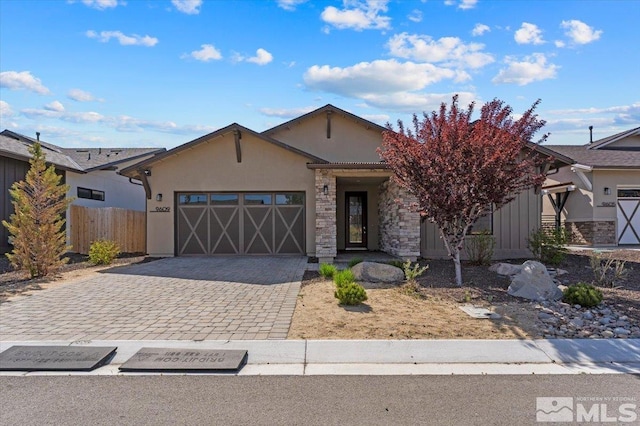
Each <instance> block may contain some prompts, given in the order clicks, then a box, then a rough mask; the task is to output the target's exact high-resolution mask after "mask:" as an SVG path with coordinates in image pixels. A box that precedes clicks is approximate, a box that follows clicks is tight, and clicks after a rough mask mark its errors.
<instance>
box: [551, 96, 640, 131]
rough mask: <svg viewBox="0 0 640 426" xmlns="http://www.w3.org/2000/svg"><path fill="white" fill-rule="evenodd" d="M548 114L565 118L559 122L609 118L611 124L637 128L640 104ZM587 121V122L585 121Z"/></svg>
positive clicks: (555, 111)
mask: <svg viewBox="0 0 640 426" xmlns="http://www.w3.org/2000/svg"><path fill="white" fill-rule="evenodd" d="M548 114H550V115H556V116H565V118H561V119H559V120H557V121H558V122H560V121H563V122H566V123H569V122H572V121H576V120H578V121H580V122H586V121H589V120H595V119H597V118H598V117H608V118H607V119H608V120H609V122H610V123H615V124H618V125H625V126H627V125H629V126H637V125H638V123H639V122H640V102H634V103H633V104H631V105H617V106H611V107H605V108H595V107H591V108H576V109H562V110H552V111H549V112H548ZM572 115H579V116H580V118H566V117H567V116H572ZM585 120H586V121H585ZM591 124H593V123H591Z"/></svg>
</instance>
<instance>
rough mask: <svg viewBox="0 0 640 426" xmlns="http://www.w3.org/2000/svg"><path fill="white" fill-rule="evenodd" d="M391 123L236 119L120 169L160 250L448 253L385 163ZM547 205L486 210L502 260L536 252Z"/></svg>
mask: <svg viewBox="0 0 640 426" xmlns="http://www.w3.org/2000/svg"><path fill="white" fill-rule="evenodd" d="M384 130H385V128H383V127H381V126H379V125H377V124H374V123H372V122H370V121H367V120H365V119H363V118H360V117H358V116H355V115H353V114H351V113H348V112H346V111H343V110H341V109H339V108H336V107H334V106H332V105H326V106H324V107H322V108H319V109H317V110H315V111H312V112H310V113H308V114H305V115H303V116H301V117H298V118H296V119H293V120H291V121H288V122H286V123H284V124H281V125H279V126H276V127H274V128H272V129H269V130H266V131H264V132H262V133H258V132H255V131H253V130H250V129H248V128H246V127H243V126H241V125H239V124H235V123H234V124H231V125H229V126H227V127H224V128H222V129H220V130H217V131H215V132H213V133H210V134H208V135H205V136H202V137H200V138H198V139H195V140H193V141H191V142H188V143H186V144H184V145H180V146H178V147H176V148H174V149H171V150H169V151H167V152H165V153H162V154H159V155H156V156H154V157H152V158H149V159H147V160H144V161H142V162H140V163H138V164H135V165H133V166H131V167H127V168H125V169H123V170H122V171H121V173H122V174H123V175H125V176H129V177H132V178H135V179H139V180H141V181H142V182H143V184H144V186H145V189H146V195H147V212H148V213H147V250H148V252H149V254H150V255H152V256H184V255H217V254H225V255H229V254H231V255H235V254H282V255H285V254H303V255H308V256H316V257H318V258H319V259H320V261H323V262H325V261H326V262H331V261H333V259H334V257H335V256H336V255H337V253H338V251H341V250H381V251H384V252H387V253H390V254H393V255H396V256H399V257H403V258H409V259H415V258H417V257H419V256H423V257H440V256H446V251H445V249H444V245H443V244H442V242H441V240H440V239H439V237H438V232H437V230H436V229H435V228H434V226H433V225H432V224H429V223H424V224H421V221H420V217H419V215H418V214H417V213H416V212H414V211H411V210H410V209H409V208H408V207H406V204H408V203H411V202H412V201H414V198H413V197H412V196H411V195H410V194H408V193H407V191H405V190H403V189H402V188H400V187H399V186H398V185H397V184H395V182H393V181H392V180H390V179H389V178H390V176H391V171H390V170H389V168H388V167H387V165H386V164H385V163H383V162H381V161H380V157H379V155H378V153H377V152H376V149H377V148H378V147H379V146H380V145H381V143H382V132H383V131H384ZM541 151H545V149H544V148H541ZM399 201H400V202H404V203H405V204H404V205H403V204H402V203H399ZM540 211H541V197H540V195H539V194H535V192H534V190H533V189H532V190H531V191H527V192H525V193H523V194H520V195H519V196H518V197H517V198H516V200H514V202H512V203H511V204H509V205H508V206H505V207H504V208H503V209H501V210H500V211H496V212H495V213H494V214H493V215H492V216H489V217H487V218H485V219H484V221H483V222H484V227H485V228H486V229H489V230H490V231H492V232H493V234H494V235H495V237H496V240H497V248H496V256H497V257H514V256H526V255H529V254H530V253H529V251H528V249H527V247H526V238H527V236H528V235H529V232H530V231H531V230H532V229H536V228H538V227H539V226H540ZM478 227H481V226H480V225H479V226H478Z"/></svg>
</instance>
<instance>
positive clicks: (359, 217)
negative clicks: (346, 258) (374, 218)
mask: <svg viewBox="0 0 640 426" xmlns="http://www.w3.org/2000/svg"><path fill="white" fill-rule="evenodd" d="M345 196H346V199H345V206H346V209H347V211H346V212H345V216H346V218H347V220H346V223H347V232H346V235H347V241H346V244H345V247H346V248H367V193H366V192H347V193H345Z"/></svg>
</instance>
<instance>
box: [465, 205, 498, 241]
mask: <svg viewBox="0 0 640 426" xmlns="http://www.w3.org/2000/svg"><path fill="white" fill-rule="evenodd" d="M494 213H495V210H494V209H493V204H492V205H491V208H490V209H489V212H487V213H486V214H484V215H482V216H480V217H479V218H478V220H480V219H481V218H484V217H487V216H488V217H490V219H489V229H480V230H474V229H473V228H474V226H475V225H476V224H477V223H478V221H477V220H476V222H475V223H474V224H473V225H472V226H471V228H469V231H467V235H471V236H473V235H480V234H482V233H483V232H487V231H488V232H489V235H493V228H494V227H493V219H494V218H493V214H494Z"/></svg>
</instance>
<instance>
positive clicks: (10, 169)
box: [0, 130, 166, 252]
mask: <svg viewBox="0 0 640 426" xmlns="http://www.w3.org/2000/svg"><path fill="white" fill-rule="evenodd" d="M35 142H36V140H35V139H32V138H30V137H28V136H24V135H21V134H19V133H15V132H12V131H10V130H4V131H3V132H0V188H1V189H2V195H1V198H0V220H9V217H10V216H11V214H12V213H13V205H12V204H11V197H10V195H9V191H8V190H9V188H11V185H13V183H14V182H17V181H20V180H23V179H24V178H25V176H26V174H27V171H28V170H29V158H31V154H30V153H29V146H31V145H32V144H33V143H35ZM40 144H41V145H42V150H43V153H44V155H45V159H46V161H47V163H49V164H52V165H54V166H55V168H56V170H57V172H58V173H59V174H61V175H62V176H63V182H64V183H66V184H67V185H69V186H70V188H69V193H68V196H69V197H75V200H74V202H73V204H74V205H79V206H84V207H120V208H124V209H130V210H138V211H144V209H145V200H144V189H143V188H142V186H141V183H140V182H135V181H132V180H131V179H130V178H127V177H124V176H121V175H119V174H118V170H119V169H121V168H123V167H126V166H129V165H131V164H133V163H136V162H138V161H140V160H143V159H145V158H148V157H149V156H152V155H154V154H157V153H160V152H164V151H166V150H165V149H164V148H62V147H59V146H56V145H52V144H49V143H46V142H42V141H40ZM67 218H68V219H70V215H67ZM68 222H69V223H67V241H69V240H70V232H71V231H70V230H71V227H72V226H73V224H72V223H70V220H69V221H68ZM8 249H9V245H8V233H7V229H6V228H5V227H4V226H0V252H4V251H7V250H8Z"/></svg>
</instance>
